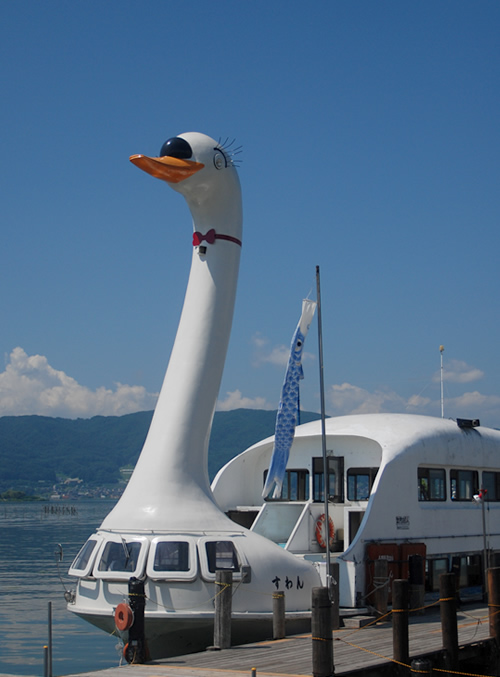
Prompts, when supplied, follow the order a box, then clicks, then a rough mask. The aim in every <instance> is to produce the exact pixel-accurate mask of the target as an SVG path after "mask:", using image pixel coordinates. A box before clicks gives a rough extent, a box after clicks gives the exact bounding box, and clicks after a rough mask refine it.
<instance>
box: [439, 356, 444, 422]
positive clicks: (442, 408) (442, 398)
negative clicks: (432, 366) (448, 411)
mask: <svg viewBox="0 0 500 677" xmlns="http://www.w3.org/2000/svg"><path fill="white" fill-rule="evenodd" d="M439 352H440V353H441V418H444V392H443V381H444V379H443V352H444V346H439Z"/></svg>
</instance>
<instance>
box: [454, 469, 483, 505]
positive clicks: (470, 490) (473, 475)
mask: <svg viewBox="0 0 500 677" xmlns="http://www.w3.org/2000/svg"><path fill="white" fill-rule="evenodd" d="M478 491H479V489H478V478H477V471H476V470H457V469H452V470H450V493H451V500H452V501H470V500H472V497H473V496H474V494H477V492H478Z"/></svg>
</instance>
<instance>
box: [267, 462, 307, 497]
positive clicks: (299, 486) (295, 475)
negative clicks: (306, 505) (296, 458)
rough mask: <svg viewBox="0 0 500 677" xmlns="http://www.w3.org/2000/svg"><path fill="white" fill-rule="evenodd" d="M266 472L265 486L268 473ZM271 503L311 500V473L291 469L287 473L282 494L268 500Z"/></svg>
mask: <svg viewBox="0 0 500 677" xmlns="http://www.w3.org/2000/svg"><path fill="white" fill-rule="evenodd" d="M268 472H269V471H268V470H266V471H265V472H264V484H263V485H262V486H264V485H265V483H266V479H267V473H268ZM266 500H269V501H273V500H274V501H307V500H309V471H308V470H296V469H293V468H290V470H287V471H286V472H285V477H284V478H283V486H282V487H281V494H280V495H279V497H278V498H268V499H266Z"/></svg>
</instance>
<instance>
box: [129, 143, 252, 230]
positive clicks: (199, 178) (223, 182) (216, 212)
mask: <svg viewBox="0 0 500 677" xmlns="http://www.w3.org/2000/svg"><path fill="white" fill-rule="evenodd" d="M130 161H131V162H132V163H133V164H134V165H135V166H136V167H139V169H142V170H143V171H145V172H147V173H148V174H151V176H154V177H155V178H157V179H161V180H163V181H166V182H167V183H168V185H169V186H170V187H171V188H173V189H174V190H175V191H177V192H179V193H181V194H182V195H183V196H184V197H185V199H186V201H187V202H188V205H189V208H190V209H191V212H192V214H193V217H194V219H195V221H196V222H197V224H198V225H201V224H202V223H203V222H205V223H206V224H207V225H211V226H213V225H217V224H214V223H213V221H214V219H215V220H216V221H217V220H218V221H220V219H221V218H223V220H225V219H224V213H226V214H230V219H231V221H233V222H234V221H235V219H236V221H240V222H241V190H240V184H239V179H238V173H237V171H236V168H235V166H234V162H233V159H232V155H231V153H230V152H228V151H227V150H226V149H225V148H224V147H223V146H222V145H221V144H220V143H218V142H217V141H215V140H214V139H212V138H211V137H210V136H207V135H206V134H200V133H199V132H187V133H185V134H179V136H174V137H172V138H170V139H168V140H167V141H165V143H164V144H163V146H162V148H161V151H160V154H159V156H157V157H149V156H147V155H132V156H131V157H130ZM219 225H220V224H219Z"/></svg>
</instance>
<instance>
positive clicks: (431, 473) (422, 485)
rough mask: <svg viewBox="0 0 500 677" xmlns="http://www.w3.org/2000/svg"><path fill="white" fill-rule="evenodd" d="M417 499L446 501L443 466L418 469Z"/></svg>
mask: <svg viewBox="0 0 500 677" xmlns="http://www.w3.org/2000/svg"><path fill="white" fill-rule="evenodd" d="M418 500H419V501H446V471H445V470H444V468H419V469H418Z"/></svg>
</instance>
